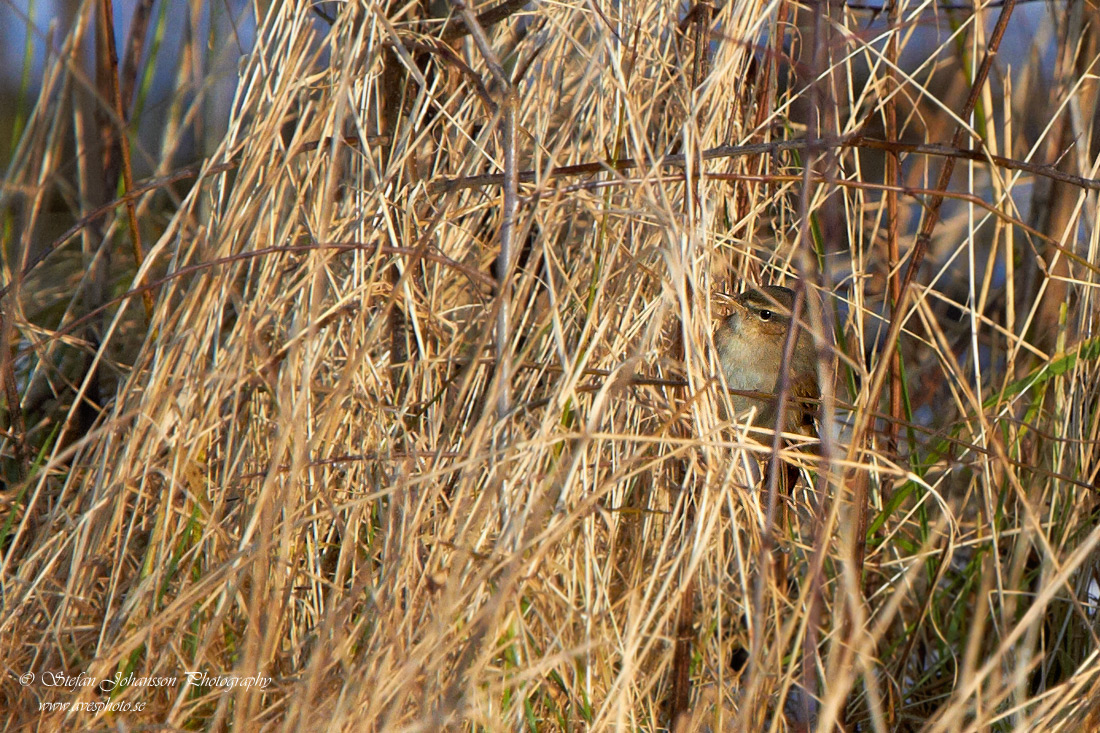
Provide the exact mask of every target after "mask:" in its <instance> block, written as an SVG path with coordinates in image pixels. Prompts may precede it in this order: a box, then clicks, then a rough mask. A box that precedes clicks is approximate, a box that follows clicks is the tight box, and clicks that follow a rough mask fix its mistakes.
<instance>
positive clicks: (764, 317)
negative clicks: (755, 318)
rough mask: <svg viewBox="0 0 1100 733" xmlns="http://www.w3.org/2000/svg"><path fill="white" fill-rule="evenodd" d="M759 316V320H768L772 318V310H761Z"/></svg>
mask: <svg viewBox="0 0 1100 733" xmlns="http://www.w3.org/2000/svg"><path fill="white" fill-rule="evenodd" d="M759 316H760V320H761V321H770V320H771V319H772V312H771V311H769V310H762V311H760V313H759Z"/></svg>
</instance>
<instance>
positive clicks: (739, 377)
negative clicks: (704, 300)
mask: <svg viewBox="0 0 1100 733" xmlns="http://www.w3.org/2000/svg"><path fill="white" fill-rule="evenodd" d="M793 308H794V293H793V292H792V291H791V290H789V289H787V288H781V287H777V286H766V287H762V288H758V289H753V290H748V291H746V292H744V293H742V294H741V295H739V296H737V298H736V299H735V300H734V305H733V312H732V313H730V314H729V315H728V316H726V317H725V318H724V319H723V320H722V323H721V325H719V326H718V330H717V331H715V332H714V345H715V346H716V347H718V361H719V362H720V363H721V365H722V371H723V372H724V373H725V375H726V383H727V384H728V385H729V387H730V389H733V390H743V391H753V392H763V393H768V394H771V395H773V397H772V398H771V399H768V398H767V397H766V396H763V395H762V396H760V397H751V396H748V395H735V394H731V395H730V397H731V400H732V401H733V407H734V409H736V410H737V412H739V413H741V412H745V411H746V410H748V409H749V408H750V407H756V409H757V415H756V419H755V424H756V425H758V426H761V427H769V428H773V427H775V419H776V408H777V404H776V402H777V401H776V398H775V397H774V395H776V394H777V393H778V392H779V375H780V368H781V366H782V364H783V349H784V346H785V344H786V341H787V331H788V330H789V329H790V327H791V310H792V309H793ZM787 369H788V373H789V374H790V386H789V387H788V392H787V393H788V395H789V396H790V397H789V399H788V402H787V408H786V412H785V417H784V420H783V431H784V432H788V433H802V434H808V433H810V432H812V431H813V419H814V413H815V412H816V410H815V408H814V405H813V404H812V402H807V400H816V399H818V398H819V397H820V396H821V389H820V382H819V381H818V373H817V353H816V351H815V349H814V342H813V338H812V336H811V335H810V333H809V332H808V331H807V330H806V329H805V327H802V328H800V329H799V331H798V341H797V342H796V343H795V347H794V353H793V354H792V355H791V359H790V361H789V363H788V364H787Z"/></svg>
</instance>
